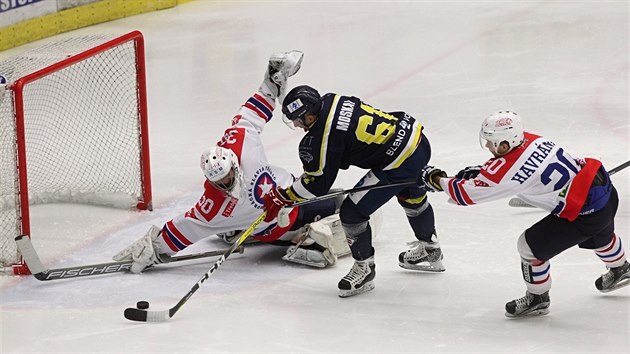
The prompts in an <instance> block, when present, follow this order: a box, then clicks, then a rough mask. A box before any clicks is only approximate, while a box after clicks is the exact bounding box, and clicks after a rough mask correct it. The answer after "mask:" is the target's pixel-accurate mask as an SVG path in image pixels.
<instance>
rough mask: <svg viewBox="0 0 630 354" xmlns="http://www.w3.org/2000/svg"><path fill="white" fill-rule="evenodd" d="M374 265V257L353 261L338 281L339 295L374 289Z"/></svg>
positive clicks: (346, 295) (360, 292)
mask: <svg viewBox="0 0 630 354" xmlns="http://www.w3.org/2000/svg"><path fill="white" fill-rule="evenodd" d="M374 276H376V265H375V264H374V257H370V258H368V259H366V260H363V261H357V260H355V261H354V264H353V265H352V269H350V272H349V273H348V274H346V276H345V277H343V278H342V279H341V280H340V281H339V285H338V287H339V297H349V296H353V295H358V294H362V293H365V292H368V291H370V290H373V289H374Z"/></svg>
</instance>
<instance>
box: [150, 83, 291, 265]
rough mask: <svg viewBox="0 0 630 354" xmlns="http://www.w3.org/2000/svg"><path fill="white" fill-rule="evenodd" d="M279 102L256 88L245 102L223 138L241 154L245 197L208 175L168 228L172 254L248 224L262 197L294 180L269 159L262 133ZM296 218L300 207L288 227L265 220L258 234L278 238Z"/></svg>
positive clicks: (165, 238) (164, 241)
mask: <svg viewBox="0 0 630 354" xmlns="http://www.w3.org/2000/svg"><path fill="white" fill-rule="evenodd" d="M274 107H275V101H274V100H270V99H267V98H266V97H264V96H262V95H260V94H258V93H255V94H254V95H253V96H252V97H250V98H249V99H248V100H247V102H245V104H244V105H243V106H241V108H240V110H239V112H238V114H237V115H236V116H234V118H233V119H232V126H231V127H230V128H228V129H226V130H225V133H224V134H223V137H222V138H221V140H220V141H219V142H218V143H217V145H218V146H222V147H224V148H227V149H231V150H232V151H234V153H235V154H236V156H237V157H238V159H239V163H240V167H241V171H242V173H243V183H244V186H243V189H242V191H241V195H240V198H234V197H231V196H229V195H227V194H226V193H225V192H223V191H221V190H220V189H217V188H215V187H214V186H213V185H212V183H210V182H209V181H207V180H206V181H205V183H204V192H203V195H202V196H201V198H200V199H199V201H198V202H197V204H195V206H194V207H193V208H192V209H190V210H189V211H188V212H186V213H185V214H183V215H180V216H178V217H176V218H174V219H173V220H169V221H168V222H166V224H165V225H164V227H163V228H162V237H161V239H160V241H161V242H160V243H161V247H160V251H161V252H162V253H166V254H170V255H171V254H174V253H176V252H179V251H181V250H183V249H184V248H186V247H188V246H190V245H191V244H193V243H195V242H197V241H199V240H201V239H203V238H206V237H208V236H210V235H216V234H218V233H224V232H228V231H233V230H245V229H247V228H248V227H249V226H251V224H252V223H253V222H254V221H255V220H256V219H257V218H258V217H259V216H260V214H261V213H262V212H263V210H264V205H263V200H262V197H263V196H264V195H265V194H267V193H268V192H269V191H270V190H271V188H272V187H274V186H275V185H276V184H277V185H279V186H281V187H287V186H290V185H291V183H293V181H294V179H295V178H294V177H293V175H291V173H289V172H288V171H286V170H284V169H282V168H280V167H276V166H272V165H270V164H269V162H268V161H267V156H266V155H265V151H264V149H263V144H262V141H261V138H260V134H261V133H262V131H263V128H264V126H265V124H266V123H267V122H269V120H271V117H272V115H273V110H274ZM296 217H297V208H294V210H293V211H292V212H291V214H290V220H291V222H290V224H289V225H288V226H287V227H286V228H279V227H277V224H276V221H275V220H273V221H271V222H262V223H261V224H260V225H259V226H258V227H257V228H256V229H255V230H254V233H253V236H254V237H255V238H257V239H259V240H261V241H267V242H269V241H273V240H276V239H278V238H279V237H280V236H282V235H283V234H284V233H285V232H286V231H287V230H289V229H290V228H291V226H292V225H293V223H294V221H295V219H296Z"/></svg>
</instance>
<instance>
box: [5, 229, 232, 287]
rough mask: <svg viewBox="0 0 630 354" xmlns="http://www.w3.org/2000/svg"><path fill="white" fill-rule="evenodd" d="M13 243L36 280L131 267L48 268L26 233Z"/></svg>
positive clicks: (120, 264)
mask: <svg viewBox="0 0 630 354" xmlns="http://www.w3.org/2000/svg"><path fill="white" fill-rule="evenodd" d="M15 243H16V244H17V247H18V250H19V251H20V254H22V258H24V261H25V262H26V265H27V266H28V269H29V270H30V271H31V273H32V274H33V276H34V277H35V278H37V280H41V281H47V280H59V279H70V278H78V277H87V276H92V275H104V274H111V273H118V272H126V271H129V270H130V269H131V265H132V264H133V262H132V261H125V262H109V263H98V264H89V265H81V266H74V267H67V268H55V269H48V268H46V267H45V266H44V264H43V263H42V261H41V259H40V258H39V255H38V254H37V251H35V248H34V247H33V244H32V243H31V239H30V238H29V237H28V236H26V235H20V236H18V237H16V238H15ZM243 250H244V249H243V247H239V248H238V252H239V253H243ZM225 252H226V250H216V251H209V252H202V253H194V254H188V255H183V256H173V257H168V258H165V259H163V261H162V263H174V262H181V261H187V260H191V259H198V258H206V257H216V256H220V255H222V254H224V253H225Z"/></svg>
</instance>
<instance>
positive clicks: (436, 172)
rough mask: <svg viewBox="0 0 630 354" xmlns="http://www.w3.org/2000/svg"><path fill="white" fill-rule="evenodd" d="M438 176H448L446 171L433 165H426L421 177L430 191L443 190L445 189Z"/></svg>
mask: <svg viewBox="0 0 630 354" xmlns="http://www.w3.org/2000/svg"><path fill="white" fill-rule="evenodd" d="M438 177H444V178H446V172H444V171H442V170H440V169H439V168H436V167H433V166H424V167H423V168H422V175H421V176H420V179H421V182H422V183H423V184H424V188H425V189H426V190H427V191H428V192H441V191H442V190H443V189H442V186H440V179H439V178H438ZM421 186H422V185H421Z"/></svg>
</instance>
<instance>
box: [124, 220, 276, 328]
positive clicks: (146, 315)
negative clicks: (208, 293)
mask: <svg viewBox="0 0 630 354" xmlns="http://www.w3.org/2000/svg"><path fill="white" fill-rule="evenodd" d="M266 216H267V211H263V212H262V214H260V216H259V217H258V219H256V221H254V223H253V224H251V226H250V227H248V228H247V230H245V231H243V233H241V235H240V237H239V238H238V239H237V240H236V241H235V242H234V244H233V245H232V247H230V248H229V249H228V250H227V251H226V252H225V253H224V254H223V255H222V256H221V258H219V260H218V261H216V263H214V264H213V265H212V267H211V268H210V269H209V270H208V271H207V272H206V273H205V274H204V275H203V276H202V277H201V279H199V280H198V281H197V283H195V285H194V286H193V287H192V288H191V289H190V290H189V291H188V293H186V295H184V297H183V298H181V300H179V302H178V303H177V304H175V306H173V307H171V308H170V309H168V310H160V311H153V310H145V309H138V308H135V307H128V308H127V309H125V313H124V315H125V318H126V319H128V320H131V321H139V322H165V321H167V320H169V319H171V318H173V316H175V313H177V311H179V309H180V308H181V307H182V306H184V304H185V303H186V301H188V299H190V297H191V296H193V294H194V293H195V292H196V291H197V290H198V289H199V287H200V286H201V284H203V282H204V281H206V280H207V279H208V278H209V277H210V275H211V274H212V273H214V271H215V270H217V269H218V268H219V267H220V266H221V264H223V262H225V260H226V259H228V257H229V256H230V255H231V254H232V253H234V251H236V249H238V248H239V247H240V246H241V245H242V244H243V242H245V240H246V239H247V238H248V237H249V236H250V235H251V234H252V232H254V229H255V228H256V227H257V226H258V225H259V224H260V223H261V222H263V220H265V217H266Z"/></svg>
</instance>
